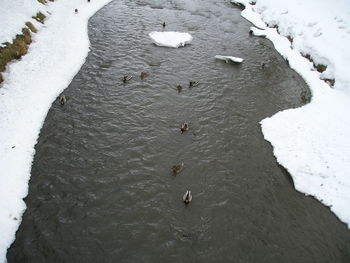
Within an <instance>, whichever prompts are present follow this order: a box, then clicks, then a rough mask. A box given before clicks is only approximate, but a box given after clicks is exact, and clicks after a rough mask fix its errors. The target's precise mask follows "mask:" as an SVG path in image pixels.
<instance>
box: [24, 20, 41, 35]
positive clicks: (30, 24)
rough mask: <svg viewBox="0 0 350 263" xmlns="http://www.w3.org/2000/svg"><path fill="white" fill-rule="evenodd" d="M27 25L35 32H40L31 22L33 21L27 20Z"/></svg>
mask: <svg viewBox="0 0 350 263" xmlns="http://www.w3.org/2000/svg"><path fill="white" fill-rule="evenodd" d="M26 26H27V27H28V28H29V29H30V31H32V32H33V33H36V32H38V30H36V28H35V26H34V25H33V24H32V23H31V22H27V23H26Z"/></svg>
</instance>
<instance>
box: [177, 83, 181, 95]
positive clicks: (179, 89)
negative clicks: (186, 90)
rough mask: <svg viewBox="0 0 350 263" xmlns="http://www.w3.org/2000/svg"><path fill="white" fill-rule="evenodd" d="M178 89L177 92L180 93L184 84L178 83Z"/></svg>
mask: <svg viewBox="0 0 350 263" xmlns="http://www.w3.org/2000/svg"><path fill="white" fill-rule="evenodd" d="M176 89H177V92H178V93H180V92H181V91H182V86H181V85H177V86H176Z"/></svg>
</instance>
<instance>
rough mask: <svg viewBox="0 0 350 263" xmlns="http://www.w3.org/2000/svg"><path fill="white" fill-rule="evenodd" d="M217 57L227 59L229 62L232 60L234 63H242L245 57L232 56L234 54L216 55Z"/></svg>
mask: <svg viewBox="0 0 350 263" xmlns="http://www.w3.org/2000/svg"><path fill="white" fill-rule="evenodd" d="M215 58H216V59H219V60H223V61H226V63H228V62H229V61H232V62H234V63H242V62H243V58H237V57H232V56H221V55H216V56H215Z"/></svg>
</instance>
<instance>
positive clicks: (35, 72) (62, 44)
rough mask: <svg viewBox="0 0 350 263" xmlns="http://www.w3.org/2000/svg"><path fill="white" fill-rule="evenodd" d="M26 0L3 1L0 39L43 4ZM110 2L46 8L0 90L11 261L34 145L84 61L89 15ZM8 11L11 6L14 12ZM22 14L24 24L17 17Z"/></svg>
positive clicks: (3, 221)
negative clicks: (40, 24) (42, 21)
mask: <svg viewBox="0 0 350 263" xmlns="http://www.w3.org/2000/svg"><path fill="white" fill-rule="evenodd" d="M26 1H27V0H26ZM26 1H24V0H23V1H21V0H16V1H13V0H6V1H5V0H2V1H0V10H2V11H1V12H2V14H1V23H2V27H1V31H2V32H1V40H8V39H11V38H12V37H13V36H14V35H15V34H16V30H19V32H20V29H21V28H22V27H23V26H24V24H21V23H23V22H25V21H27V18H28V17H30V16H31V15H35V14H36V12H37V11H38V10H39V9H42V8H43V6H42V5H37V4H36V3H35V2H36V1H30V2H31V3H33V6H31V5H29V4H24V2H26ZM110 1H111V0H99V1H94V0H92V1H91V2H90V3H87V1H86V0H77V1H71V0H59V1H55V2H53V3H50V4H47V6H46V7H44V8H45V10H47V11H49V12H50V13H51V15H50V16H48V17H47V19H46V21H45V25H44V26H43V27H42V28H41V29H40V30H39V32H38V33H37V34H33V43H32V44H31V45H30V48H29V52H28V54H27V55H26V56H23V57H22V59H21V60H20V61H18V62H15V63H11V64H10V65H9V66H8V67H7V71H6V73H5V74H4V79H5V81H4V83H3V84H2V87H1V89H0V134H1V136H0V167H1V174H0V233H1V238H0V262H6V250H7V248H8V247H9V246H10V245H11V243H12V242H13V241H14V239H15V232H16V230H17V229H18V227H19V224H20V223H21V217H22V214H23V212H24V210H25V208H26V205H25V203H24V201H23V198H24V197H26V195H27V193H28V181H29V177H30V171H31V165H32V160H33V157H34V153H35V150H34V146H35V144H36V142H37V138H38V136H39V132H40V129H41V127H42V124H43V122H44V119H45V117H46V114H47V112H48V110H49V108H50V106H51V104H52V102H54V101H55V99H56V97H57V96H58V95H59V94H60V93H61V92H62V91H63V90H64V89H65V88H66V87H67V86H68V85H69V83H70V82H71V80H72V79H73V77H74V75H75V74H76V73H77V72H78V71H79V69H80V68H81V66H82V65H83V63H84V61H85V58H86V56H87V54H88V51H89V39H88V32H87V23H88V19H89V18H90V17H91V16H92V15H93V14H94V13H95V12H96V11H97V10H98V9H100V8H101V7H103V6H104V5H106V4H107V3H108V2H110ZM9 2H11V5H10V4H9ZM12 4H13V5H12ZM13 6H15V7H13ZM75 8H78V9H79V13H78V14H75V13H74V9H75ZM22 9H23V10H22ZM24 9H28V10H29V11H28V10H24ZM3 10H5V11H3ZM6 10H11V15H8V14H6V12H8V11H6ZM27 11H28V12H27ZM17 12H18V14H19V15H18V16H17ZM30 12H33V13H32V14H29V13H30ZM3 14H6V15H3ZM19 18H20V19H19ZM17 19H18V20H20V21H21V23H19V22H18V21H14V20H17ZM3 20H4V21H3ZM12 20H13V21H12ZM17 22H18V23H17ZM4 25H6V26H4ZM7 27H8V28H7ZM3 29H4V30H3ZM4 32H6V33H4ZM17 33H18V32H17ZM57 36H59V37H57ZM53 43H54V45H53Z"/></svg>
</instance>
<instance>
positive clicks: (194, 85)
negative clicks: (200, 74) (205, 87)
mask: <svg viewBox="0 0 350 263" xmlns="http://www.w3.org/2000/svg"><path fill="white" fill-rule="evenodd" d="M198 85H199V82H198V81H190V87H196V86H198Z"/></svg>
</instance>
